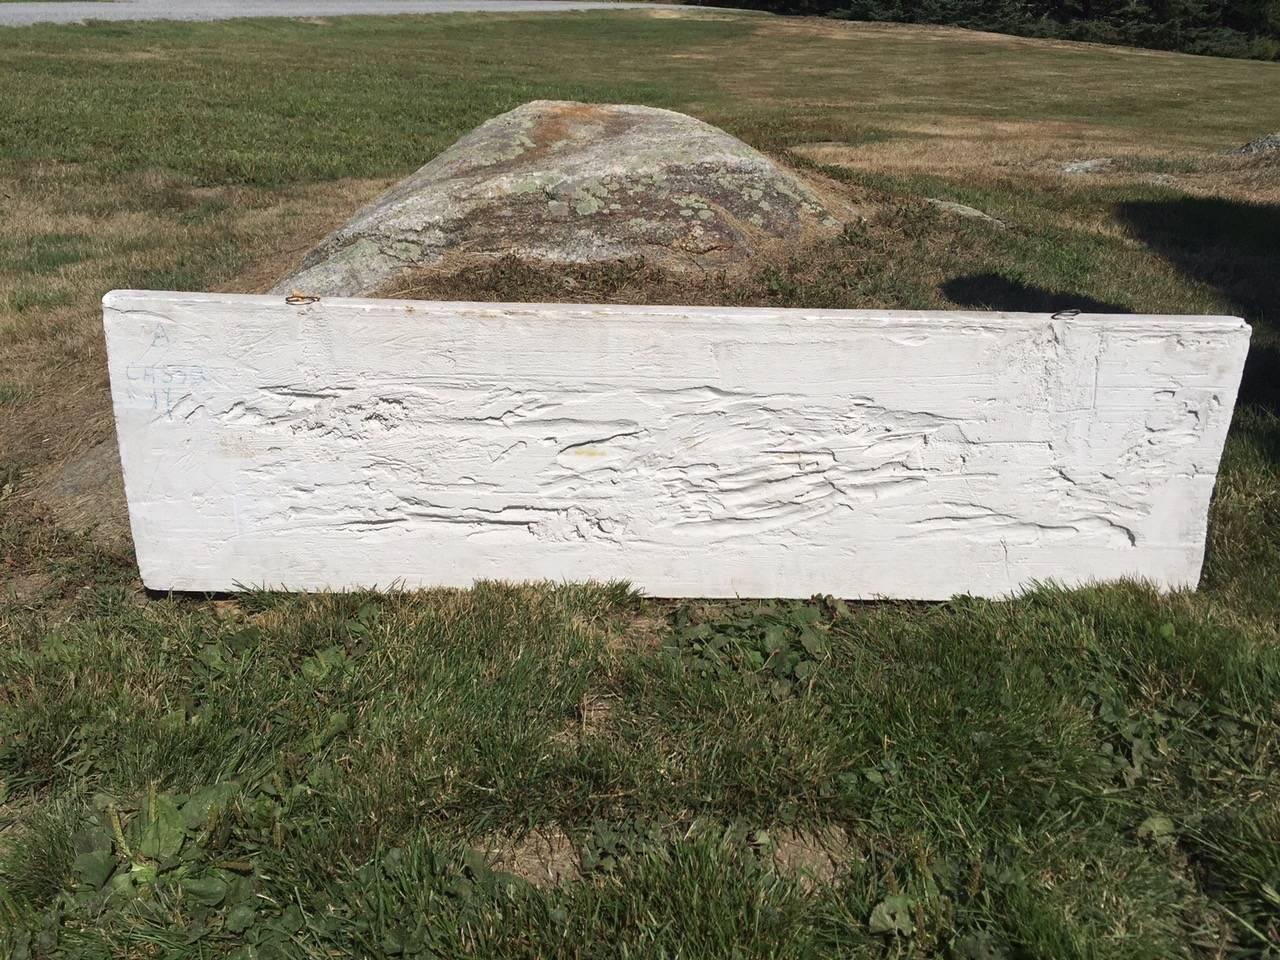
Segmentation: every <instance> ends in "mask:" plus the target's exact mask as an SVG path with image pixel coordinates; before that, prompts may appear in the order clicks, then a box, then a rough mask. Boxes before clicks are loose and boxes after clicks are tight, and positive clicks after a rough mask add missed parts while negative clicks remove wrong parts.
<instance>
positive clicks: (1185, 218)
mask: <svg viewBox="0 0 1280 960" xmlns="http://www.w3.org/2000/svg"><path fill="white" fill-rule="evenodd" d="M1116 215H1117V217H1118V218H1119V220H1120V222H1121V223H1123V224H1125V226H1127V227H1128V228H1129V230H1130V232H1131V233H1133V234H1134V235H1135V236H1137V237H1138V238H1140V239H1141V240H1143V241H1144V242H1145V243H1146V244H1147V245H1148V246H1149V247H1150V248H1151V249H1152V250H1154V251H1155V252H1156V253H1158V254H1160V255H1161V256H1162V257H1164V258H1165V259H1166V260H1168V261H1169V262H1170V263H1172V264H1173V265H1174V266H1176V267H1177V268H1178V269H1179V270H1181V271H1182V273H1183V274H1185V275H1186V276H1187V277H1189V278H1190V279H1192V280H1195V281H1198V282H1200V283H1204V284H1208V285H1209V286H1212V287H1214V288H1215V289H1217V291H1218V292H1219V293H1220V294H1221V295H1222V296H1223V297H1225V298H1226V299H1227V300H1228V301H1229V302H1230V304H1231V306H1232V308H1233V309H1234V310H1235V311H1236V312H1237V313H1239V314H1240V315H1241V316H1243V317H1244V318H1245V319H1246V320H1248V321H1249V323H1251V324H1252V325H1253V342H1252V343H1251V344H1250V347H1249V357H1248V359H1247V360H1246V361H1245V366H1244V379H1243V380H1242V381H1241V384H1240V402H1241V403H1244V404H1249V405H1251V406H1256V407H1260V408H1262V409H1264V410H1267V411H1269V412H1271V413H1274V414H1280V206H1277V205H1275V204H1258V203H1242V202H1239V201H1236V200H1225V199H1222V198H1218V197H1180V198H1178V199H1176V200H1135V201H1131V202H1127V203H1121V204H1119V205H1118V206H1117V207H1116Z"/></svg>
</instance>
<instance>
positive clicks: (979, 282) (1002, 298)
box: [941, 273, 1133, 313]
mask: <svg viewBox="0 0 1280 960" xmlns="http://www.w3.org/2000/svg"><path fill="white" fill-rule="evenodd" d="M941 290H942V295H943V296H945V297H946V298H947V299H948V300H950V301H951V302H952V303H958V304H960V306H962V307H973V308H974V309H980V310H1010V311H1015V312H1022V313H1058V312H1059V311H1062V310H1079V311H1080V312H1081V313H1133V311H1132V310H1130V309H1129V308H1128V307H1125V306H1121V305H1120V304H1118V303H1107V302H1106V301H1104V300H1095V299H1093V297H1086V296H1081V295H1080V294H1075V293H1063V292H1061V291H1057V290H1046V289H1045V288H1044V287H1035V286H1032V285H1030V284H1027V283H1023V282H1021V281H1020V280H1010V279H1009V278H1008V277H1002V276H1000V274H998V273H973V274H968V275H966V276H962V277H952V278H951V279H950V280H948V281H946V282H945V283H943V284H942V287H941Z"/></svg>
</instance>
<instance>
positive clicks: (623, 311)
mask: <svg viewBox="0 0 1280 960" xmlns="http://www.w3.org/2000/svg"><path fill="white" fill-rule="evenodd" d="M321 304H323V305H324V306H325V307H336V308H341V309H342V310H343V311H344V312H349V313H350V312H364V313H368V314H370V315H388V314H401V315H414V314H418V315H422V316H438V315H448V314H457V313H460V312H465V313H468V314H472V315H473V316H475V317H477V318H481V317H486V316H488V317H495V316H502V317H508V318H520V319H524V320H534V321H536V320H539V319H544V318H547V317H548V316H549V315H550V314H552V313H554V314H556V315H557V316H559V317H565V316H575V315H576V316H581V317H587V316H592V317H598V318H599V317H631V318H637V319H638V318H642V317H652V318H654V319H662V318H667V317H676V316H679V317H682V318H686V319H687V318H689V317H705V318H711V317H717V318H721V319H732V320H735V321H741V322H746V323H751V322H762V323H770V322H777V321H779V320H809V321H844V322H854V323H857V322H868V323H877V324H879V323H885V322H889V323H907V324H910V323H912V322H916V321H927V322H929V323H931V324H952V323H958V324H969V325H972V324H981V325H996V326H1012V327H1016V326H1022V325H1037V326H1038V325H1042V324H1044V323H1045V322H1048V321H1053V320H1058V321H1069V322H1073V323H1074V322H1085V323H1089V322H1105V323H1106V324H1107V325H1108V326H1112V327H1115V326H1121V327H1123V326H1134V327H1150V326H1152V325H1153V324H1156V325H1160V326H1164V325H1176V326H1180V327H1186V328H1188V329H1195V330H1201V331H1206V330H1220V331H1232V330H1242V329H1243V330H1250V329H1251V328H1250V327H1249V325H1248V324H1247V323H1246V322H1245V321H1244V320H1243V319H1242V318H1240V317H1232V316H1219V315H1211V314H1137V313H1090V312H1086V311H1079V312H1074V311H1069V310H1064V311H1060V312H1058V313H1018V312H1009V311H1000V310H963V309H957V310H844V309H836V308H824V307H717V306H684V305H680V304H660V305H659V304H643V305H641V304H634V305H633V304H591V303H501V302H491V301H453V300H387V299H376V298H364V297H324V298H323V299H321V298H319V297H314V298H313V297H305V298H286V297H281V296H279V295H267V294H247V293H214V292H195V291H174V290H112V291H110V292H109V293H107V294H106V295H105V296H103V298H102V307H103V310H104V311H116V312H129V311H131V310H140V311H150V312H156V311H157V309H158V308H161V307H163V306H166V305H167V306H170V307H176V308H179V309H183V308H188V309H189V308H193V307H197V308H198V307H200V306H222V307H233V308H234V307H241V308H252V309H254V310H259V311H261V310H268V311H273V312H275V311H279V312H281V313H284V312H286V311H288V312H292V311H298V310H312V309H315V308H316V307H317V306H318V305H321Z"/></svg>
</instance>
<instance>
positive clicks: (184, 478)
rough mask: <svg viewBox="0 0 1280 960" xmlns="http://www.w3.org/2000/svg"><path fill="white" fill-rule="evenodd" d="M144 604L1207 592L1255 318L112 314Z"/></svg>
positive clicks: (168, 306) (617, 309)
mask: <svg viewBox="0 0 1280 960" xmlns="http://www.w3.org/2000/svg"><path fill="white" fill-rule="evenodd" d="M104 312H105V324H106V332H107V346H108V351H109V355H110V367H111V384H112V395H113V399H114V403H115V411H116V419H117V425H118V432H119V437H120V450H121V458H122V461H123V463H124V471H125V486H126V490H127V492H128V497H129V510H130V517H131V521H132V526H133V534H134V541H135V543H136V545H137V551H138V562H139V565H140V567H141V570H142V576H143V580H144V581H145V583H146V584H147V585H148V586H149V587H153V588H157V589H179V590H230V589H236V588H237V587H247V586H271V587H281V588H289V589H318V588H351V587H357V586H382V587H388V586H391V585H403V586H410V587H412V586H419V585H468V584H470V583H471V582H472V581H473V580H475V579H480V578H491V579H503V580H528V579H543V578H549V579H554V580H561V579H570V580H579V579H597V580H606V579H625V580H630V581H632V582H633V583H634V584H636V585H637V586H639V587H641V588H643V589H644V590H645V591H646V592H647V593H649V594H651V595H655V596H700V597H724V596H735V595H737V596H796V597H807V596H810V595H812V594H816V593H830V594H835V595H837V596H845V597H873V596H886V597H906V598H922V599H934V598H945V597H948V596H951V595H953V594H955V593H961V592H968V593H973V594H980V595H985V596H1000V595H1006V594H1008V593H1010V592H1014V591H1016V590H1018V589H1019V588H1021V587H1025V586H1026V585H1028V584H1030V583H1031V582H1032V581H1035V580H1048V579H1052V580H1056V581H1060V582H1064V583H1069V584H1076V583H1082V582H1086V581H1090V580H1105V579H1112V578H1116V577H1120V576H1139V577H1145V578H1148V579H1150V580H1152V581H1154V582H1156V583H1157V584H1159V585H1161V586H1163V587H1186V586H1194V585H1195V584H1196V582H1197V580H1198V578H1199V574H1200V565H1201V561H1202V559H1203V554H1204V537H1205V522H1206V514H1207V510H1208V505H1209V498H1210V495H1211V493H1212V491H1213V483H1214V476H1215V474H1216V472H1217V468H1218V460H1219V457H1220V455H1221V451H1222V444H1223V440H1224V438H1225V436H1226V431H1227V426H1228V423H1229V422H1230V420H1231V412H1232V408H1233V405H1234V403H1235V396H1236V389H1237V386H1238V384H1239V380H1240V373H1241V369H1242V367H1243V364H1244V357H1245V352H1246V350H1247V348H1248V341H1249V327H1248V326H1247V325H1246V324H1245V323H1244V322H1243V321H1242V320H1238V319H1234V318H1224V317H1142V316H1088V315H1082V316H1076V317H1063V318H1058V319H1055V318H1052V317H1049V316H1045V315H1037V314H996V313H972V312H970V313H964V312H957V313H950V312H948V313H925V312H886V311H856V312H855V311H837V310H772V309H761V310H743V309H727V308H725V309H720V308H706V307H627V306H607V307H606V306H578V305H568V304H559V305H537V304H477V303H431V302H423V301H392V300H348V299H333V300H329V299H326V300H323V301H320V302H316V303H311V304H305V305H297V306H294V305H289V304H287V303H286V302H285V301H284V299H282V298H280V297H267V296H238V295H232V294H189V293H160V292H133V291H117V292H114V293H111V294H108V295H107V297H106V299H105V300H104Z"/></svg>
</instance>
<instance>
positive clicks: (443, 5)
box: [0, 0, 673, 27]
mask: <svg viewBox="0 0 1280 960" xmlns="http://www.w3.org/2000/svg"><path fill="white" fill-rule="evenodd" d="M670 6H673V5H671V4H653V3H599V2H595V0H117V2H114V3H92V2H85V0H69V2H65V3H0V26H3V27H21V26H26V25H28V24H32V23H80V22H82V21H84V20H230V19H232V18H234V17H326V16H332V17H337V16H344V15H349V14H393V13H476V12H488V13H528V12H535V13H552V12H555V11H557V10H616V9H618V8H619V7H643V8H645V9H649V10H652V9H654V8H655V7H658V8H662V7H670Z"/></svg>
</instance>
